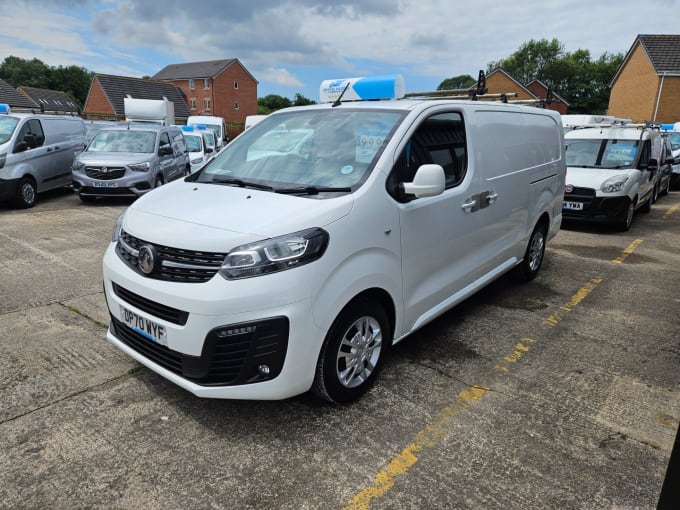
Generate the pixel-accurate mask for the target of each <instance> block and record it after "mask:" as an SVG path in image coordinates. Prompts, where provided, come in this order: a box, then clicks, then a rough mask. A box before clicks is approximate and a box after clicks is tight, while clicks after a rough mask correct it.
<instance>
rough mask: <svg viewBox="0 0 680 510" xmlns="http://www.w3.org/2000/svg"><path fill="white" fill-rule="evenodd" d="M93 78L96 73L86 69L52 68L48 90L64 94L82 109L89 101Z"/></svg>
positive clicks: (76, 67)
mask: <svg viewBox="0 0 680 510" xmlns="http://www.w3.org/2000/svg"><path fill="white" fill-rule="evenodd" d="M93 76H94V73H92V72H90V71H88V70H87V69H85V68H84V67H78V66H68V67H62V66H59V67H56V68H52V70H51V73H50V81H49V87H48V88H49V89H51V90H59V91H61V92H64V93H65V94H66V95H68V96H69V97H71V98H72V99H74V100H75V101H76V102H77V103H78V105H80V106H81V107H82V106H83V105H84V104H85V101H86V100H87V93H88V92H89V90H90V83H91V82H92V77H93Z"/></svg>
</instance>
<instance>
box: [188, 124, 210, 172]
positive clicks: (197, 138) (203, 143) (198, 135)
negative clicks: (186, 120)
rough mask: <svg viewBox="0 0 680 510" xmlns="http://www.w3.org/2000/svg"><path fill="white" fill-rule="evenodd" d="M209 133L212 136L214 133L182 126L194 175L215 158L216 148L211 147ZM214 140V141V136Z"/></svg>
mask: <svg viewBox="0 0 680 510" xmlns="http://www.w3.org/2000/svg"><path fill="white" fill-rule="evenodd" d="M208 131H209V132H210V133H211V134H213V133H214V132H213V131H212V130H209V129H199V127H198V126H182V133H183V134H184V139H185V140H186V144H187V151H188V152H189V161H190V163H191V172H192V173H193V172H196V171H197V170H198V169H199V168H201V167H202V166H203V165H204V164H205V163H206V162H207V161H208V160H209V159H210V158H211V157H212V156H213V153H214V151H215V149H214V146H209V143H210V142H209V141H208V140H209V138H208V136H209V135H208V134H207V132H208ZM212 139H213V140H214V136H213V137H212Z"/></svg>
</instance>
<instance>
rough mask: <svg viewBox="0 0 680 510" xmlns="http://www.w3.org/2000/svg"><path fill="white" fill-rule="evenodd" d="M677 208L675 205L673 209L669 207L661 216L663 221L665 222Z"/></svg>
mask: <svg viewBox="0 0 680 510" xmlns="http://www.w3.org/2000/svg"><path fill="white" fill-rule="evenodd" d="M679 207H680V204H675V205H674V206H673V207H671V208H670V209H668V211H666V212H665V214H664V215H663V219H664V220H667V219H668V218H670V217H671V215H672V214H673V213H674V212H675V211H677V210H678V208H679Z"/></svg>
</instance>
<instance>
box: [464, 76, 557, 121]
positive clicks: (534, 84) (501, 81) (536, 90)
mask: <svg viewBox="0 0 680 510" xmlns="http://www.w3.org/2000/svg"><path fill="white" fill-rule="evenodd" d="M475 86H476V85H475ZM486 88H487V89H488V93H489V94H503V93H506V94H507V93H516V94H517V97H511V98H508V101H536V104H540V103H538V101H541V100H545V99H547V96H548V87H547V86H546V85H545V84H544V83H542V82H541V81H539V80H531V82H529V83H528V84H527V85H522V84H521V83H520V82H519V81H518V80H516V79H515V78H514V77H513V76H512V75H511V74H510V73H508V72H507V71H505V70H504V69H502V68H500V67H497V68H496V69H494V70H493V71H491V72H489V73H487V74H486ZM552 95H553V100H552V102H551V103H550V104H545V108H547V109H549V110H555V111H556V112H559V113H560V114H565V113H567V107H568V106H569V103H567V102H566V101H565V100H564V99H562V98H561V97H560V96H559V95H557V94H555V93H554V92H553V94H552Z"/></svg>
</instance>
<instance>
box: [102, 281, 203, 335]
mask: <svg viewBox="0 0 680 510" xmlns="http://www.w3.org/2000/svg"><path fill="white" fill-rule="evenodd" d="M113 291H114V292H115V293H116V296H118V297H119V298H121V299H123V300H124V301H125V302H126V303H130V304H131V305H132V306H134V307H136V308H139V309H140V310H143V311H145V312H146V313H148V314H149V315H153V316H154V317H158V318H160V319H163V320H166V321H168V322H172V323H173V324H178V325H179V326H184V325H185V324H186V323H187V320H188V319H189V312H184V311H182V310H178V309H177V308H172V307H170V306H166V305H162V304H160V303H156V302H155V301H151V300H150V299H147V298H145V297H142V296H140V295H138V294H135V293H134V292H131V291H129V290H127V289H126V288H123V287H121V286H120V285H118V284H117V283H113Z"/></svg>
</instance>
